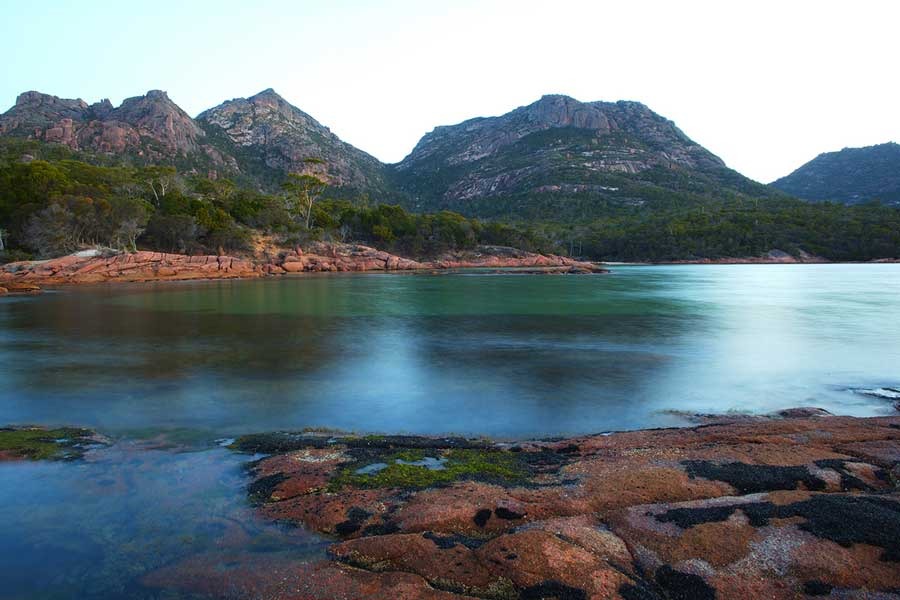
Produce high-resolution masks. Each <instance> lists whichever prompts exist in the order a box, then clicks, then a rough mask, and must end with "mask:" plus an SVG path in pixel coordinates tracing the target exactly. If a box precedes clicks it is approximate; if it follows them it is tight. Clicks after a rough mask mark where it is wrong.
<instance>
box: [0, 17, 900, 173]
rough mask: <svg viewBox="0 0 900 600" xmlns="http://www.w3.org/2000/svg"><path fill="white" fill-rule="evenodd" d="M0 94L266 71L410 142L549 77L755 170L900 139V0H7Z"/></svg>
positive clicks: (389, 142)
mask: <svg viewBox="0 0 900 600" xmlns="http://www.w3.org/2000/svg"><path fill="white" fill-rule="evenodd" d="M0 14H3V22H2V23H0V52H2V56H3V57H4V60H3V64H2V67H0V68H2V71H3V74H2V77H0V111H5V110H7V109H8V108H9V107H11V106H12V105H13V104H14V103H15V99H16V96H17V95H18V94H19V93H21V92H23V91H26V90H38V91H42V92H45V93H49V94H53V95H57V96H61V97H65V98H83V99H84V100H86V101H87V102H96V101H98V100H100V99H103V98H109V99H110V100H111V101H112V102H113V104H116V105H118V104H119V103H120V102H121V101H122V100H123V99H124V98H127V97H130V96H137V95H141V94H143V93H145V92H146V91H147V90H149V89H162V90H166V91H167V92H168V93H169V96H170V97H171V98H172V99H173V100H174V101H175V102H176V103H177V104H179V105H180V106H181V107H182V108H184V109H185V110H186V111H187V112H188V113H190V114H191V115H192V116H196V115H197V114H198V113H200V112H202V111H203V110H204V109H206V108H210V107H212V106H215V105H217V104H220V103H221V102H223V101H224V100H227V99H231V98H237V97H246V96H250V95H253V94H255V93H257V92H259V91H261V90H263V89H266V88H270V87H271V88H274V89H275V90H276V91H277V92H278V93H280V94H281V95H282V96H284V98H285V99H286V100H288V101H289V102H291V103H292V104H294V105H296V106H297V107H299V108H300V109H302V110H304V111H305V112H307V113H309V114H311V115H312V116H313V117H315V118H316V119H317V120H318V121H320V122H321V123H322V124H324V125H326V126H328V127H330V128H331V130H332V131H334V132H335V133H336V134H337V135H338V136H340V137H341V138H342V139H344V140H345V141H347V142H349V143H351V144H353V145H355V146H357V147H359V148H361V149H363V150H365V151H367V152H369V153H370V154H373V155H374V156H376V157H377V158H379V159H381V160H383V161H385V162H396V161H399V160H401V159H402V158H403V157H404V156H405V155H406V154H408V153H409V152H410V150H412V148H413V146H414V145H415V144H416V142H417V141H418V140H419V138H421V136H422V135H424V134H425V133H426V132H428V131H430V130H431V129H433V128H434V127H435V126H437V125H449V124H453V123H458V122H460V121H463V120H465V119H468V118H472V117H476V116H492V115H499V114H503V113H505V112H508V111H509V110H512V109H513V108H515V107H517V106H522V105H525V104H530V103H531V102H533V101H535V100H537V99H538V98H540V97H541V96H542V95H544V94H551V93H553V94H566V95H569V96H572V97H574V98H577V99H578V100H582V101H591V100H608V101H615V100H637V101H640V102H643V103H644V104H646V105H648V106H649V107H650V108H651V109H653V110H654V111H656V112H657V113H659V114H661V115H663V116H665V117H667V118H669V119H672V120H673V121H675V123H676V124H677V125H678V126H679V127H680V128H681V130H682V131H684V132H685V133H686V134H687V135H688V136H690V137H691V138H692V139H694V140H695V141H696V142H698V143H700V144H702V145H704V146H705V147H706V148H708V149H709V150H711V151H712V152H713V153H715V154H717V155H718V156H720V157H721V158H722V159H723V160H725V162H726V163H727V164H728V165H729V166H730V167H732V168H734V169H737V170H738V171H740V172H741V173H743V174H745V175H747V176H748V177H751V178H753V179H756V180H758V181H762V182H769V181H772V180H774V179H776V178H778V177H780V176H782V175H786V174H787V173H789V172H791V171H792V170H794V169H795V168H797V167H798V166H800V165H802V164H803V163H805V162H807V161H809V160H811V159H812V158H814V157H815V156H816V155H817V154H819V153H821V152H826V151H833V150H839V149H841V148H844V147H855V146H866V145H872V144H878V143H883V142H887V141H900V112H898V110H900V78H898V76H897V72H898V67H897V63H898V58H900V46H898V42H897V28H898V24H900V2H896V0H881V1H875V0H853V1H852V2H851V1H849V0H844V1H840V2H836V1H831V0H817V1H807V0H779V1H777V2H775V1H769V0H754V1H744V0H729V1H722V0H718V1H709V2H707V1H700V0H697V1H691V0H680V1H673V0H660V1H656V0H628V1H627V2H626V1H622V0H615V1H613V2H608V1H606V0H593V1H591V0H585V1H582V0H554V1H548V0H543V1H540V2H537V1H532V0H509V1H508V0H441V1H431V0H378V1H376V0H370V1H362V0H327V1H324V2H323V1H321V0H319V1H317V2H307V1H303V0H293V1H291V0H254V1H247V0H243V1H240V2H238V1H231V0H215V1H208V0H179V1H177V2H175V1H170V0H155V1H153V2H142V1H137V0H135V1H129V2H121V0H117V1H104V0H43V1H42V2H23V1H21V0H0Z"/></svg>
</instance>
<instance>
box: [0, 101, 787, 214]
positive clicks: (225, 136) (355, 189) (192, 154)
mask: <svg viewBox="0 0 900 600" xmlns="http://www.w3.org/2000/svg"><path fill="white" fill-rule="evenodd" d="M0 135H6V136H15V137H25V138H30V139H37V140H42V141H47V142H52V143H61V144H64V145H66V146H68V147H70V148H72V149H73V150H77V151H88V152H97V153H101V154H106V155H113V156H121V157H123V160H124V159H127V160H134V161H137V162H138V163H143V164H146V163H151V164H153V163H160V164H173V165H175V166H177V167H179V169H181V170H185V171H188V172H192V173H195V174H198V175H205V176H207V177H209V178H211V179H216V178H220V177H229V178H233V179H235V180H238V181H240V182H242V183H245V184H251V185H253V186H256V187H258V188H260V189H269V190H271V189H277V187H278V185H279V184H280V183H281V181H282V180H283V179H284V177H285V175H286V174H287V173H291V172H300V173H309V174H314V175H317V176H320V177H322V178H323V179H325V180H326V181H327V182H328V183H329V184H330V185H331V188H332V192H333V193H336V194H337V195H338V196H340V195H343V196H344V197H353V196H356V195H359V194H366V195H369V196H371V197H374V198H375V199H378V200H389V201H391V202H395V203H400V204H402V205H404V206H406V207H407V208H411V209H413V210H426V211H427V210H443V209H451V210H455V211H457V212H461V213H463V214H467V215H469V216H476V217H489V218H490V217H497V216H511V215H512V216H516V217H517V218H520V217H521V218H526V219H528V218H548V216H549V217H553V218H555V217H559V218H561V219H563V220H573V219H582V218H590V217H592V216H596V215H598V214H607V213H609V212H610V211H613V212H614V211H619V210H623V209H624V210H632V209H635V208H639V209H640V208H651V209H652V208H657V207H663V206H668V205H671V204H672V203H675V204H679V205H683V204H686V205H691V204H697V203H702V202H708V201H721V200H726V199H729V198H734V197H744V196H748V197H749V196H758V197H771V196H773V195H778V194H779V193H780V192H775V191H774V190H773V189H771V188H767V187H765V186H763V185H762V184H758V183H757V182H754V181H752V180H750V179H748V178H746V177H744V176H742V175H741V174H739V173H737V172H736V171H733V170H732V169H729V168H728V167H727V166H726V165H725V163H724V162H723V161H722V160H721V159H720V158H719V157H717V156H716V155H715V154H713V153H712V152H710V151H709V150H707V149H706V148H704V147H703V146H701V145H700V144H698V143H696V142H694V141H693V140H691V139H690V138H689V137H688V136H687V135H686V134H685V133H684V132H682V131H681V130H680V129H679V128H678V127H677V126H676V125H675V123H674V122H673V121H671V120H669V119H667V118H665V117H663V116H661V115H659V114H657V113H655V112H653V111H652V110H651V109H650V108H648V107H647V106H646V105H644V104H642V103H640V102H636V101H625V100H620V101H617V102H605V101H594V102H581V101H579V100H576V99H574V98H571V97H569V96H565V95H561V94H548V95H545V96H542V97H541V98H540V99H538V100H537V101H535V102H532V103H531V104H527V105H523V106H520V107H518V108H516V109H513V110H512V111H509V112H508V113H505V114H503V115H499V116H494V117H475V118H472V119H468V120H466V121H463V122H461V123H458V124H456V125H443V126H438V127H435V128H434V129H433V130H432V131H430V132H428V133H426V134H425V135H424V136H423V137H422V138H421V139H420V140H419V142H418V143H417V144H416V146H415V147H414V148H413V149H412V150H411V152H410V153H409V154H408V155H407V156H406V157H405V158H404V159H403V160H402V161H400V162H399V163H394V164H385V163H382V162H380V161H379V160H378V159H377V158H375V157H374V156H372V155H370V154H368V153H366V152H364V151H363V150H360V149H358V148H356V147H354V146H352V145H351V144H348V143H347V142H344V141H343V140H341V139H340V138H339V137H338V136H337V135H335V134H334V133H333V132H332V131H331V130H330V129H329V128H328V127H326V126H324V125H322V124H321V123H320V122H319V121H317V120H316V119H315V118H313V117H312V116H311V115H309V114H307V113H305V112H303V111H302V110H301V109H299V108H297V107H296V106H294V105H292V104H291V103H289V102H288V101H287V100H285V99H284V98H283V97H281V96H280V95H278V94H277V92H275V91H274V90H273V89H272V88H267V89H265V90H262V91H261V92H259V93H257V94H254V95H252V96H249V97H247V98H233V99H231V100H226V101H224V102H222V103H221V104H219V105H218V106H215V107H212V108H209V109H207V110H204V111H202V112H201V113H200V114H198V115H197V117H196V118H191V117H190V116H189V115H188V114H187V113H186V112H184V111H183V110H182V109H181V108H180V107H178V105H177V104H175V103H174V102H173V101H172V100H171V99H170V98H169V97H168V95H167V94H166V93H165V92H163V91H160V90H151V91H149V92H147V94H145V95H143V96H135V97H132V98H128V99H126V100H124V101H123V102H122V104H121V105H119V106H118V107H114V106H113V105H112V104H111V103H110V102H109V101H108V100H103V101H100V102H97V103H94V104H88V103H86V102H85V101H84V100H81V99H75V100H70V99H63V98H58V97H56V96H51V95H48V94H42V93H40V92H34V91H31V92H26V93H24V94H21V95H20V96H19V98H18V99H17V102H16V105H15V106H14V107H13V108H11V109H10V110H9V111H7V112H6V113H4V114H3V115H0Z"/></svg>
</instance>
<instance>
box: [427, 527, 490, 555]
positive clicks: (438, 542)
mask: <svg viewBox="0 0 900 600" xmlns="http://www.w3.org/2000/svg"><path fill="white" fill-rule="evenodd" d="M422 537H424V538H425V539H426V540H431V541H432V542H434V545H435V546H437V547H438V548H440V549H441V550H450V549H451V548H454V547H456V546H457V545H460V546H465V547H466V548H469V549H471V550H474V549H475V548H480V547H481V546H483V545H484V543H485V541H486V540H480V539H477V538H473V537H469V536H466V535H460V534H453V535H440V534H437V533H434V532H433V531H426V532H425V533H423V534H422Z"/></svg>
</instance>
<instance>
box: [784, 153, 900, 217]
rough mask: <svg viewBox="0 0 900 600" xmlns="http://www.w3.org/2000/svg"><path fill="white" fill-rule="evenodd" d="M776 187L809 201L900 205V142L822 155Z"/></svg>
mask: <svg viewBox="0 0 900 600" xmlns="http://www.w3.org/2000/svg"><path fill="white" fill-rule="evenodd" d="M771 185H772V186H773V187H775V188H778V189H780V190H783V191H785V192H787V193H789V194H792V195H794V196H797V197H798V198H803V199H805V200H819V201H822V200H831V201H835V202H843V203H846V204H859V203H862V202H867V201H869V200H880V201H882V202H884V203H886V204H894V205H898V204H900V144H897V143H894V142H889V143H887V144H879V145H877V146H868V147H865V148H844V149H843V150H840V151H838V152H826V153H824V154H820V155H819V156H817V157H816V158H814V159H813V160H811V161H809V162H808V163H806V164H805V165H803V166H802V167H800V168H798V169H797V170H796V171H794V172H793V173H791V174H790V175H787V176H785V177H782V178H781V179H779V180H777V181H774V182H772V184H771Z"/></svg>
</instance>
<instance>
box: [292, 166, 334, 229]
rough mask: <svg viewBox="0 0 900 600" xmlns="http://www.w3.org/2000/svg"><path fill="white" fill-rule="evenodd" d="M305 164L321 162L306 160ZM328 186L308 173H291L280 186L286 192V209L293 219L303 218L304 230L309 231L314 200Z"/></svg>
mask: <svg viewBox="0 0 900 600" xmlns="http://www.w3.org/2000/svg"><path fill="white" fill-rule="evenodd" d="M304 162H306V163H307V164H321V163H322V160H321V159H317V158H308V159H306V161H304ZM327 185H328V184H327V183H326V182H325V181H324V180H323V179H321V178H319V177H318V176H316V175H310V174H308V173H302V174H301V173H291V174H290V175H288V178H287V180H286V181H285V182H284V183H283V184H282V188H284V190H285V191H286V192H287V194H288V195H287V208H288V211H289V212H290V213H291V215H293V216H294V218H297V217H303V218H304V219H305V221H306V228H307V229H309V228H310V225H311V221H312V209H313V205H314V204H315V203H316V200H318V199H319V196H321V195H322V192H324V191H325V187H326V186H327Z"/></svg>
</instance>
